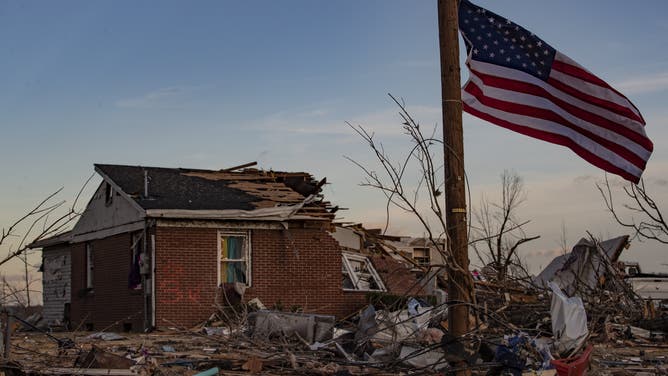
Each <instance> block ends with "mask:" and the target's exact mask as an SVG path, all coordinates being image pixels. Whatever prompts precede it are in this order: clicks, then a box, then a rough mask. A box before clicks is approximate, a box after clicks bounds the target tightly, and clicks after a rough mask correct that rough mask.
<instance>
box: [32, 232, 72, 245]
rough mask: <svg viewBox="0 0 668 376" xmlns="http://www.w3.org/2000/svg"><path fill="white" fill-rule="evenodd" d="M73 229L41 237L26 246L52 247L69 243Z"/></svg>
mask: <svg viewBox="0 0 668 376" xmlns="http://www.w3.org/2000/svg"><path fill="white" fill-rule="evenodd" d="M72 236H73V235H72V231H71V230H70V231H66V232H63V233H61V234H58V235H54V236H50V237H48V238H44V239H39V240H36V241H33V242H32V243H30V244H28V245H27V246H26V248H29V249H36V248H44V247H50V246H54V245H58V244H63V243H68V242H70V240H72Z"/></svg>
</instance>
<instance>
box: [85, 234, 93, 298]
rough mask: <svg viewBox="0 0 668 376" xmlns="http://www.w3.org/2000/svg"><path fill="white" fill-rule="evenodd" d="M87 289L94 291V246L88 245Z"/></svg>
mask: <svg viewBox="0 0 668 376" xmlns="http://www.w3.org/2000/svg"><path fill="white" fill-rule="evenodd" d="M86 288H87V289H91V290H92V289H93V245H92V244H90V243H86Z"/></svg>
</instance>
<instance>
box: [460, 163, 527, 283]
mask: <svg viewBox="0 0 668 376" xmlns="http://www.w3.org/2000/svg"><path fill="white" fill-rule="evenodd" d="M525 201H526V190H525V189H524V182H523V181H522V178H521V177H520V176H519V175H517V173H515V172H511V171H508V170H506V171H504V172H503V173H502V174H501V203H495V202H491V201H489V200H488V199H487V198H485V197H483V198H482V199H481V201H480V206H479V207H478V208H477V209H476V210H474V212H473V218H474V220H475V224H474V225H473V239H472V241H471V242H470V243H471V246H472V247H473V249H474V251H475V252H476V254H477V256H478V258H479V259H480V261H482V262H483V263H485V264H486V265H490V266H491V267H493V268H494V270H495V271H496V278H497V280H499V281H504V280H505V279H506V278H507V277H508V275H509V274H512V273H509V272H512V271H513V270H526V268H525V267H524V265H523V263H522V262H521V260H520V258H519V257H518V254H517V250H518V248H519V247H520V246H521V245H522V244H524V243H527V242H530V241H532V240H536V239H538V238H540V236H527V235H526V234H525V232H524V229H523V226H524V225H526V224H527V223H529V221H521V220H520V219H519V218H518V217H517V211H518V209H519V207H520V206H521V205H522V204H523V203H524V202H525Z"/></svg>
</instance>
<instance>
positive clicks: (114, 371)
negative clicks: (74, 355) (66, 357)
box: [38, 367, 137, 376]
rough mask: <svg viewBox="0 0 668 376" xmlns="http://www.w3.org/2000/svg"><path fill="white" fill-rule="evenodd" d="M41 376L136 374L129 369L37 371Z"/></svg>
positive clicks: (51, 369) (52, 369)
mask: <svg viewBox="0 0 668 376" xmlns="http://www.w3.org/2000/svg"><path fill="white" fill-rule="evenodd" d="M38 372H39V374H42V375H90V376H97V375H110V376H111V375H113V376H130V375H131V376H134V375H137V374H136V373H134V372H132V371H131V370H129V369H118V368H64V367H55V368H46V369H41V370H39V371H38Z"/></svg>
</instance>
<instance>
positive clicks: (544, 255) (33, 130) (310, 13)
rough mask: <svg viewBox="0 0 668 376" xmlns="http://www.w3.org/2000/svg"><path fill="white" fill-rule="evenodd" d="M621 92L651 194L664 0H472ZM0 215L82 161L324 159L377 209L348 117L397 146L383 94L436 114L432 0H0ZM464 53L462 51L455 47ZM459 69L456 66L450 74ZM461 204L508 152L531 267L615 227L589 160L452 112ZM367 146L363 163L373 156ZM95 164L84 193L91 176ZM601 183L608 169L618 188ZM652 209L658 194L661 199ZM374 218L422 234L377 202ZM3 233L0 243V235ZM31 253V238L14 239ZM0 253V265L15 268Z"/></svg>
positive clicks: (488, 187) (336, 179)
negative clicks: (641, 145)
mask: <svg viewBox="0 0 668 376" xmlns="http://www.w3.org/2000/svg"><path fill="white" fill-rule="evenodd" d="M476 3H477V4H479V5H481V6H483V7H486V8H488V9H490V10H492V11H494V12H495V13H498V14H500V15H503V16H505V17H508V18H510V19H511V20H513V21H514V22H516V23H518V24H520V25H522V26H524V27H526V28H527V29H529V30H531V31H533V32H534V33H535V34H537V35H539V36H540V37H541V38H542V39H544V40H546V41H547V42H548V43H550V44H551V45H552V46H554V47H555V48H557V49H558V50H559V51H561V52H562V53H565V54H566V55H568V56H570V57H571V58H573V59H574V60H576V61H577V62H579V63H580V64H581V65H583V66H585V67H587V68H588V69H590V70H591V71H593V72H594V73H596V74H597V75H598V76H599V77H601V78H603V79H605V80H606V81H608V82H609V83H610V84H612V85H613V86H614V87H616V88H617V89H619V90H620V91H622V92H623V93H624V94H626V95H627V96H628V97H629V98H630V99H631V101H632V102H634V104H635V105H636V106H637V107H638V108H639V109H640V111H641V112H642V114H643V116H644V118H645V120H646V122H647V126H646V130H647V134H648V136H649V137H650V138H651V139H652V140H653V142H654V145H655V151H654V154H653V156H652V157H651V159H650V161H649V163H648V166H647V169H646V172H645V174H644V177H645V181H646V183H647V187H648V190H649V192H650V193H651V194H652V195H653V197H655V198H656V199H657V201H658V202H659V203H660V204H663V203H668V178H667V177H666V176H667V173H668V149H666V147H665V145H666V144H667V143H668V130H666V127H665V124H666V122H667V121H668V108H667V106H666V105H665V104H666V103H668V51H667V50H666V48H665V43H664V41H663V39H665V36H666V35H668V2H665V1H663V0H646V1H643V2H642V3H641V6H637V5H636V4H635V3H632V2H629V1H612V0H589V1H586V2H582V1H575V0H562V1H558V2H555V1H548V0H513V1H501V0H497V1H493V0H479V1H478V2H476ZM0 51H2V52H3V53H2V58H1V59H0V72H1V73H0V87H2V90H0V127H1V133H0V161H2V162H1V163H0V176H2V180H0V181H1V183H0V227H5V228H6V227H8V226H9V225H10V224H11V223H12V222H13V220H15V219H16V218H19V217H20V216H21V215H23V214H24V213H25V212H27V211H28V210H29V208H31V207H32V206H34V205H35V204H36V203H37V202H39V201H40V200H41V199H43V198H44V197H46V196H47V195H48V194H50V193H52V192H54V191H55V190H57V189H59V188H61V187H63V191H62V192H61V193H60V194H59V196H58V198H59V199H64V200H68V203H71V202H72V199H73V198H74V196H75V195H76V193H77V191H78V190H79V189H80V188H81V186H82V184H83V183H84V182H85V181H86V179H88V177H89V176H90V175H91V174H92V173H93V163H109V164H128V165H144V166H164V167H191V168H211V169H220V168H226V167H230V166H235V165H239V164H243V163H246V162H250V161H257V162H258V164H259V167H260V168H264V169H275V170H283V171H308V172H311V173H312V174H314V175H315V176H316V177H318V178H320V177H325V176H326V177H327V181H328V182H329V183H331V184H328V185H327V186H326V187H325V195H326V198H327V199H328V200H329V201H331V202H333V203H334V204H336V205H339V206H341V207H344V208H348V210H346V211H340V212H339V213H340V219H341V220H342V221H347V222H357V223H364V224H365V225H367V226H368V227H380V226H382V225H383V224H384V223H385V203H384V200H383V196H382V195H381V194H380V193H379V192H377V191H374V190H373V189H370V188H367V187H362V186H360V185H359V183H360V182H361V181H362V180H363V177H364V176H363V173H362V171H361V170H360V169H359V168H357V167H356V166H355V165H353V164H352V163H351V162H350V161H348V160H347V159H345V158H344V156H348V157H350V158H353V159H354V160H356V161H359V162H360V163H362V164H364V165H366V166H370V167H371V168H372V169H373V168H377V165H374V160H373V156H372V154H371V151H370V150H369V148H368V146H367V145H365V144H364V142H363V141H362V140H361V139H360V138H359V136H357V135H356V134H355V133H354V132H353V130H352V129H351V128H350V127H349V126H348V125H346V122H350V123H351V124H354V125H361V126H363V127H365V128H366V129H368V130H370V131H371V132H374V135H375V137H376V139H377V140H378V141H380V142H382V143H383V145H384V146H385V149H386V150H387V151H388V152H389V153H390V154H391V155H396V159H397V161H398V160H400V159H401V157H402V156H403V155H404V154H405V152H406V150H407V148H408V147H410V142H409V140H408V139H407V138H406V137H405V135H403V134H402V131H401V125H400V123H401V121H400V118H399V117H398V108H397V107H396V105H394V104H393V102H392V101H391V99H390V98H389V97H388V95H387V94H388V93H391V94H393V95H394V96H396V97H398V98H401V99H403V100H404V101H405V103H406V105H407V108H408V110H409V111H410V113H411V114H412V115H413V117H414V118H416V119H417V120H418V121H419V122H420V124H421V125H422V126H423V127H426V129H437V134H438V133H440V127H441V107H440V106H441V99H440V65H439V51H438V29H437V15H436V1H435V0H421V1H414V0H410V1H409V0H402V1H400V0H382V1H380V0H377V1H352V0H342V1H311V0H308V1H307V0H302V1H298V0H286V1H281V2H273V1H243V2H240V1H205V0H202V1H197V2H194V3H193V2H186V1H160V2H158V1H97V0H96V1H83V0H81V1H58V2H48V1H11V0H8V1H3V2H0ZM464 59H465V56H464V53H463V44H462V53H461V61H462V64H463V62H464ZM467 76H468V73H467V72H466V69H465V68H464V67H463V66H462V83H464V82H465V80H466V78H467ZM464 143H465V157H466V161H465V164H466V171H467V175H468V178H469V183H470V192H471V197H470V199H471V202H472V204H473V207H476V205H477V204H478V203H479V202H480V199H481V197H483V196H485V197H487V198H489V199H492V200H493V199H495V198H496V197H497V192H498V191H499V190H500V187H499V180H500V179H499V175H500V174H501V173H502V172H503V171H504V170H506V169H509V170H513V171H515V172H516V173H517V174H519V175H520V176H522V177H523V179H524V183H525V187H526V190H527V200H526V202H525V203H524V204H523V205H522V206H521V207H520V208H519V211H518V213H517V214H518V216H519V217H520V218H522V219H526V220H531V222H530V223H529V224H528V225H527V227H526V231H527V234H529V235H541V238H540V239H539V240H536V241H534V242H531V243H528V244H526V246H524V247H523V249H522V251H521V252H522V256H523V257H524V258H525V260H526V261H527V262H528V263H529V264H530V265H531V268H532V270H533V271H534V272H537V271H539V270H540V268H541V267H542V266H544V265H546V264H547V263H548V262H549V261H550V260H551V258H552V257H554V256H555V255H556V254H558V253H559V252H560V251H559V250H560V245H559V244H560V242H561V241H560V238H561V233H562V224H563V227H564V228H565V229H566V238H567V241H568V243H569V244H571V245H572V244H574V243H575V242H576V241H577V240H578V239H580V238H582V237H586V236H587V232H590V233H591V234H593V235H594V236H598V237H603V238H605V237H608V236H609V237H612V236H616V235H620V234H624V233H628V231H625V230H624V229H621V228H620V227H619V226H618V225H616V224H615V222H614V221H613V219H612V217H611V216H610V214H609V213H607V212H606V209H605V206H604V205H603V202H602V199H601V197H600V194H599V193H598V191H597V190H596V187H595V183H596V182H597V181H598V182H600V181H601V179H603V178H604V173H603V172H602V171H601V170H598V169H597V168H595V167H593V166H591V165H589V164H588V163H587V162H585V161H584V160H581V159H580V158H579V157H577V156H576V155H575V154H573V153H572V152H570V151H569V150H567V149H565V148H563V147H559V146H555V145H551V144H547V143H544V142H541V141H538V140H535V139H531V138H527V137H525V136H522V135H519V134H515V133H512V132H510V131H507V130H504V129H501V128H498V127H496V126H493V125H491V124H489V123H486V122H484V121H482V120H478V119H475V118H473V117H471V116H468V115H464ZM374 166H376V167H374ZM99 181H100V180H99V178H97V177H96V178H94V179H93V180H92V182H91V183H90V184H89V185H88V186H87V187H86V189H85V191H84V194H83V199H82V202H83V203H84V204H85V202H86V200H87V199H88V198H89V197H90V195H91V194H92V189H94V188H95V186H96V185H97V184H98V183H99ZM619 186H620V185H619V184H617V181H615V184H614V188H615V192H616V194H618V198H619V199H621V198H622V197H621V196H620V195H619V192H620V191H619ZM665 207H666V211H667V212H668V204H666V205H665ZM389 232H390V233H393V234H412V235H421V234H422V233H423V232H424V231H423V229H421V228H420V226H419V225H418V224H417V222H416V221H415V219H414V218H413V217H411V216H409V215H407V214H405V213H401V212H398V211H394V212H393V213H392V216H391V219H390V228H389ZM8 245H11V242H10V243H8V244H6V245H5V247H4V248H3V249H0V251H1V252H6V251H7V249H8V247H7V246H8ZM667 251H668V250H666V247H665V246H662V245H660V244H658V243H652V242H644V243H639V242H634V243H633V245H632V246H631V248H630V249H629V250H628V251H625V256H624V257H625V258H626V259H629V260H637V261H640V263H641V266H642V267H643V268H644V269H646V270H649V271H657V272H660V271H663V272H668V266H666V265H662V264H666V263H668V253H667ZM30 263H31V265H35V266H38V265H39V263H40V255H39V253H35V254H33V255H32V256H31V257H30ZM19 267H20V265H19V264H18V263H16V262H12V263H9V264H6V265H4V266H3V267H2V268H3V269H0V271H1V272H2V273H3V274H5V275H9V276H11V275H14V274H16V273H18V271H19Z"/></svg>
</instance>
